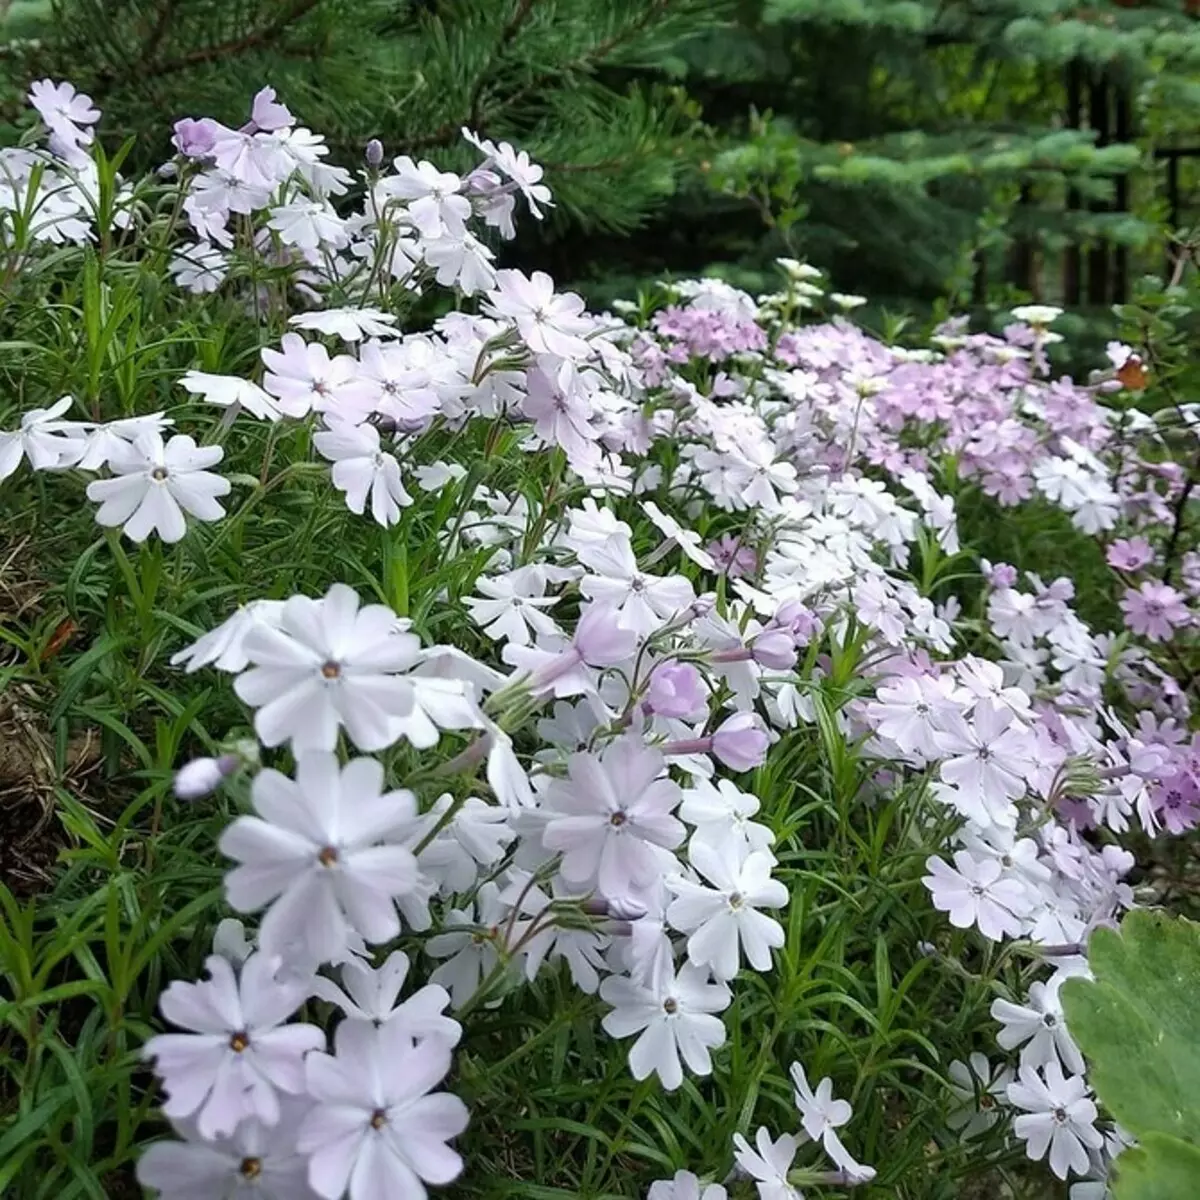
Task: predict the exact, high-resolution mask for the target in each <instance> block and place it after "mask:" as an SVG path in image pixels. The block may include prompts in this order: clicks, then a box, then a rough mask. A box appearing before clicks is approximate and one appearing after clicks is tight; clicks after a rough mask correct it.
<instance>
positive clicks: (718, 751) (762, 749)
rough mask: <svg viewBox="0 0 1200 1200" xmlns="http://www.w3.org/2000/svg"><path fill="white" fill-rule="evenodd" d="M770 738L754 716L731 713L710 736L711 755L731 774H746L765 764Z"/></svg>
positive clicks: (743, 713)
mask: <svg viewBox="0 0 1200 1200" xmlns="http://www.w3.org/2000/svg"><path fill="white" fill-rule="evenodd" d="M770 744H771V739H770V736H769V735H768V734H767V731H766V729H764V728H763V724H762V722H761V721H760V720H759V719H758V717H756V716H755V715H754V714H753V713H747V712H740V713H734V714H733V716H732V717H730V718H729V719H728V720H726V721H723V722H722V723H721V725H720V726H719V727H718V728H717V730H716V731H715V732H714V733H713V735H712V752H713V754H715V755H716V756H717V758H718V759H720V761H721V762H723V763H724V764H725V766H727V767H728V768H729V769H730V770H731V771H749V770H752V769H753V768H754V767H757V766H761V765H762V763H763V762H765V761H766V757H767V747H768V746H769V745H770Z"/></svg>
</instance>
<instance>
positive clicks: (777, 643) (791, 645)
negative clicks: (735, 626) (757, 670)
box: [750, 629, 796, 671]
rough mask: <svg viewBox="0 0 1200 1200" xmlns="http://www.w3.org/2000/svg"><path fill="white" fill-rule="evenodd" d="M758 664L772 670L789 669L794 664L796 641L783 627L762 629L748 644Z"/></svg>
mask: <svg viewBox="0 0 1200 1200" xmlns="http://www.w3.org/2000/svg"><path fill="white" fill-rule="evenodd" d="M750 652H751V654H753V656H754V661H755V662H756V663H758V664H759V666H763V667H767V668H769V669H770V670H772V671H790V670H791V669H792V667H794V666H795V665H796V642H795V639H794V638H793V637H792V635H791V633H790V632H788V631H786V630H783V629H764V630H763V631H762V633H760V634H759V635H758V637H756V638H755V639H754V641H753V642H752V643H751V645H750Z"/></svg>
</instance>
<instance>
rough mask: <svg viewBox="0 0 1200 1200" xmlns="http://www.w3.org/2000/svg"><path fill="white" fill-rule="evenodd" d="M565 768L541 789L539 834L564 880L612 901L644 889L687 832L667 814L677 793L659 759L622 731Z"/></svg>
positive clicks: (675, 803)
mask: <svg viewBox="0 0 1200 1200" xmlns="http://www.w3.org/2000/svg"><path fill="white" fill-rule="evenodd" d="M567 771H568V779H566V780H554V781H553V782H552V783H551V784H550V786H549V788H548V789H547V791H546V795H545V801H544V811H545V813H546V816H547V818H548V819H547V821H546V826H545V829H544V831H543V833H542V842H543V844H544V845H545V847H546V849H547V850H551V851H561V852H562V854H563V860H562V864H561V866H560V868H559V870H560V871H561V873H562V877H563V879H564V880H565V881H566V882H567V883H569V884H571V885H573V886H577V887H580V888H584V889H587V888H589V887H598V888H599V890H600V892H601V893H602V894H603V895H604V896H606V897H609V898H613V899H618V898H621V897H623V896H626V895H627V894H628V893H630V892H631V891H633V892H636V891H638V890H640V889H642V888H645V887H648V886H649V885H650V884H651V883H652V882H653V880H654V879H655V878H656V876H657V875H658V874H659V872H660V870H661V869H662V858H661V856H660V853H661V850H671V849H673V848H674V847H675V846H678V845H679V843H680V842H682V841H683V838H684V834H685V830H684V827H683V825H682V824H681V823H680V822H679V821H678V820H676V819H675V817H674V816H672V815H671V814H672V813H673V811H674V810H675V808H676V807H677V806H678V805H679V801H680V799H681V793H680V790H679V786H678V785H677V784H675V783H674V782H672V780H671V779H669V778H668V777H667V775H666V766H665V763H664V761H663V757H662V755H661V754H659V753H658V751H656V750H651V749H650V748H649V747H648V746H646V745H645V744H643V743H642V742H641V741H640V740H639V739H638V738H636V737H634V736H633V735H631V734H626V735H625V736H623V737H620V738H618V739H617V740H616V741H614V742H612V743H610V745H609V746H608V747H607V748H606V749H605V750H604V751H603V752H602V753H601V754H600V755H595V754H590V753H586V752H581V753H578V754H573V755H571V757H570V758H569V759H568V762H567Z"/></svg>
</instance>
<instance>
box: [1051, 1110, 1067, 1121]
mask: <svg viewBox="0 0 1200 1200" xmlns="http://www.w3.org/2000/svg"><path fill="white" fill-rule="evenodd" d="M1051 1116H1053V1117H1054V1119H1055V1121H1057V1122H1058V1124H1059V1125H1065V1124H1066V1123H1067V1110H1066V1109H1065V1108H1056V1109H1055V1110H1054V1111H1053V1113H1051Z"/></svg>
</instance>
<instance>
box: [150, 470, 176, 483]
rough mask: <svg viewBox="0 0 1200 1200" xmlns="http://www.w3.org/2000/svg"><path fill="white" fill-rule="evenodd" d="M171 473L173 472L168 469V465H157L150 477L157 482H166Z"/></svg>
mask: <svg viewBox="0 0 1200 1200" xmlns="http://www.w3.org/2000/svg"><path fill="white" fill-rule="evenodd" d="M170 474H171V472H170V471H168V470H167V468H166V467H155V468H154V470H153V471H151V472H150V478H151V479H153V480H154V482H155V483H165V482H166V480H167V477H168V476H169V475H170Z"/></svg>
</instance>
